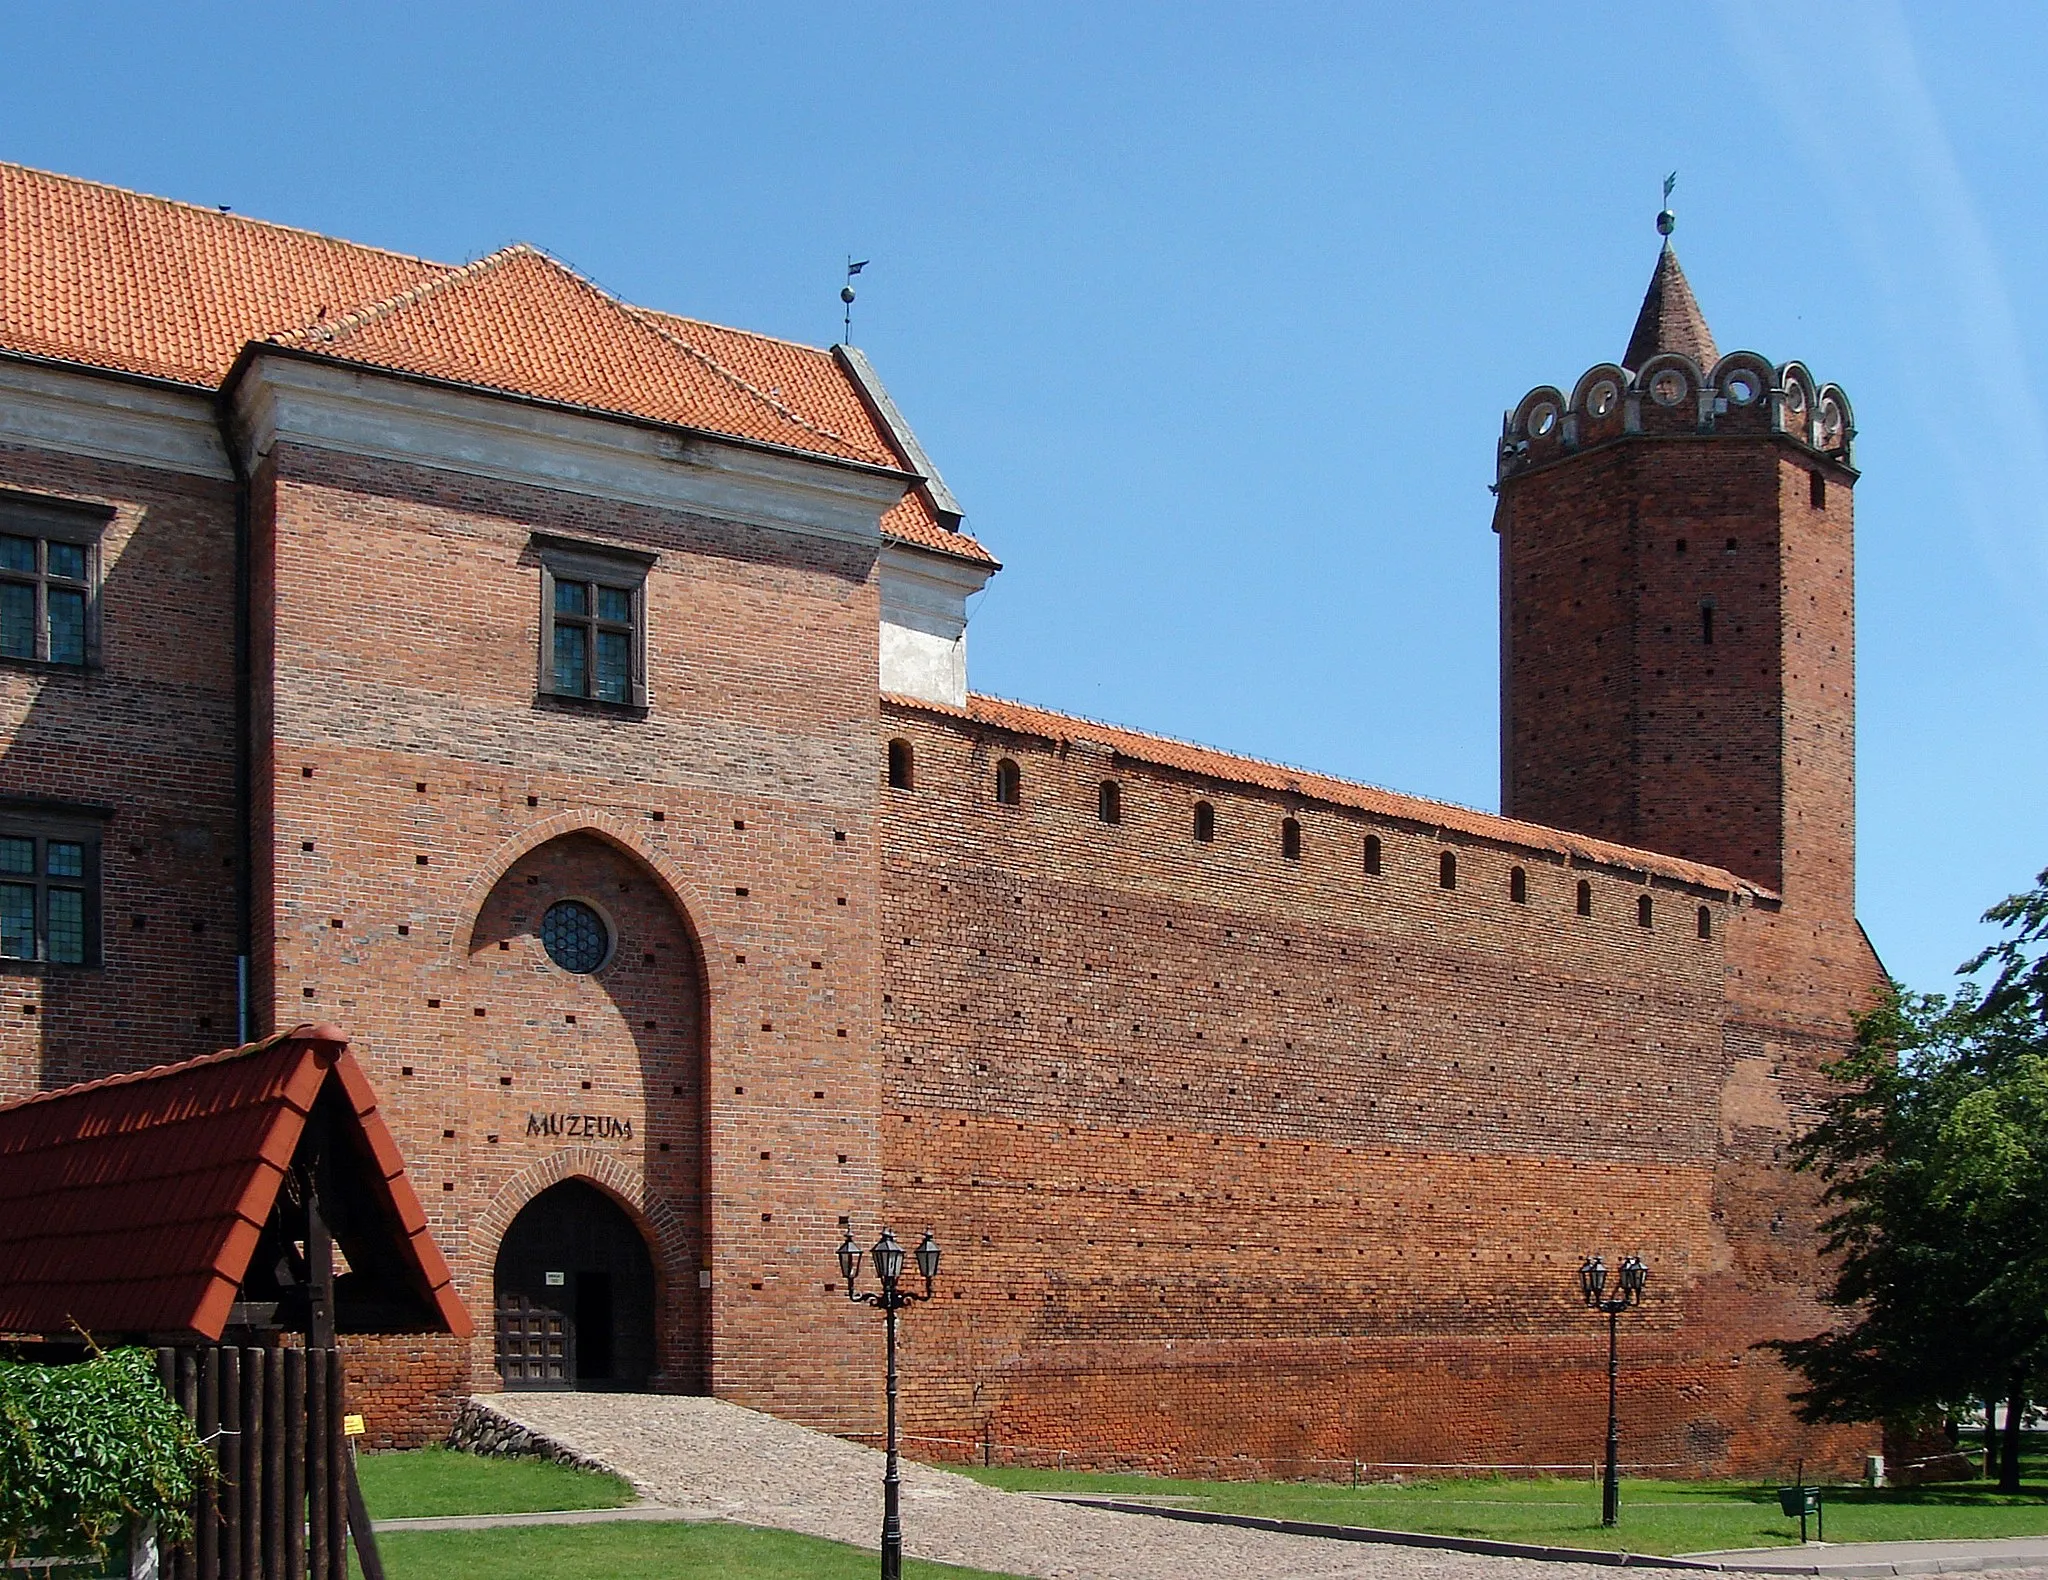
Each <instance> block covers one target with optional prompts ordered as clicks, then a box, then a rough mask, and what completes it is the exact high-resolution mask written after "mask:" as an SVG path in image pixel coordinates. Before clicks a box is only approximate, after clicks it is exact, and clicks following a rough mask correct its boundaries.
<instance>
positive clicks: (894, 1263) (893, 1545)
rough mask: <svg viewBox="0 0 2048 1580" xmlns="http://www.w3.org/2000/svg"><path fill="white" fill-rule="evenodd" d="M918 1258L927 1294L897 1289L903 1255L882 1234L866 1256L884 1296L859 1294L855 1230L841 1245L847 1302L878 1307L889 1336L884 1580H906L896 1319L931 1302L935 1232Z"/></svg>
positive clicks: (926, 1238)
mask: <svg viewBox="0 0 2048 1580" xmlns="http://www.w3.org/2000/svg"><path fill="white" fill-rule="evenodd" d="M914 1254H915V1255H916V1257H917V1270H918V1272H919V1274H920V1275H922V1277H923V1278H924V1293H923V1294H921V1295H920V1294H919V1293H918V1292H917V1291H916V1290H914V1289H903V1288H900V1287H899V1286H898V1280H899V1279H901V1278H902V1277H903V1256H904V1252H903V1247H902V1246H900V1245H898V1244H897V1243H896V1236H895V1235H894V1234H893V1233H891V1232H890V1231H889V1230H888V1229H884V1230H883V1231H882V1238H881V1239H879V1240H877V1241H876V1242H875V1243H874V1247H873V1249H872V1250H871V1251H869V1253H868V1255H869V1257H870V1258H871V1259H872V1260H873V1262H874V1264H875V1277H877V1278H879V1279H880V1280H881V1281H882V1287H881V1289H880V1291H879V1292H875V1293H870V1292H869V1291H866V1290H861V1291H858V1292H856V1291H855V1289H854V1287H853V1286H854V1283H855V1281H856V1280H857V1279H858V1278H859V1277H860V1247H859V1246H857V1245H855V1244H854V1243H853V1231H852V1230H851V1229H848V1230H847V1231H846V1238H845V1239H843V1240H841V1241H840V1242H839V1276H840V1277H841V1278H843V1279H845V1280H846V1298H847V1299H848V1300H851V1301H854V1302H855V1303H857V1304H859V1305H864V1306H874V1307H876V1308H877V1309H878V1310H879V1311H880V1312H881V1313H882V1318H883V1321H884V1323H885V1324H886V1326H887V1329H888V1334H889V1450H888V1456H889V1457H888V1468H887V1469H886V1470H885V1471H884V1472H883V1474H882V1580H902V1575H903V1519H902V1516H901V1514H900V1512H899V1510H898V1492H899V1489H900V1488H901V1487H902V1485H903V1478H902V1476H901V1475H899V1474H898V1472H897V1469H896V1313H897V1312H898V1311H900V1310H902V1309H903V1308H904V1307H905V1306H907V1305H909V1304H910V1303H911V1302H912V1301H913V1300H929V1299H931V1298H932V1280H933V1279H935V1278H937V1277H938V1276H939V1242H938V1241H937V1240H935V1239H933V1238H932V1232H931V1230H929V1229H927V1230H925V1232H924V1239H923V1240H921V1241H919V1242H918V1247H917V1250H916V1252H915V1253H914Z"/></svg>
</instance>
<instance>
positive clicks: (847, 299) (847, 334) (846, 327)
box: [839, 252, 868, 345]
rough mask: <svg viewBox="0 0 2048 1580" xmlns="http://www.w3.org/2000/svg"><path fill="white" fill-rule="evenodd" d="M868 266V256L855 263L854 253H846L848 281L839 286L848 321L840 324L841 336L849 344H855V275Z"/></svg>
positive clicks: (840, 298)
mask: <svg viewBox="0 0 2048 1580" xmlns="http://www.w3.org/2000/svg"><path fill="white" fill-rule="evenodd" d="M867 266H868V260H867V259H866V258H863V259H861V261H860V262H859V263H855V262H854V261H853V254H852V253H850V252H849V253H848V254H847V255H846V283H845V284H844V285H842V286H840V287H839V300H840V301H842V302H844V303H845V304H846V321H845V323H844V324H842V325H841V326H840V334H839V338H840V339H841V340H843V341H844V342H845V343H846V344H847V345H852V344H853V277H854V276H855V275H856V274H859V273H860V271H861V270H863V269H865V268H866V267H867Z"/></svg>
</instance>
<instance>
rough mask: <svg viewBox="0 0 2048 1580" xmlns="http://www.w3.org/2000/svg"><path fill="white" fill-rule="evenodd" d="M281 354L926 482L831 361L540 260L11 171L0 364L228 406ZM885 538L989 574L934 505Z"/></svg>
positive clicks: (978, 553) (1, 236)
mask: <svg viewBox="0 0 2048 1580" xmlns="http://www.w3.org/2000/svg"><path fill="white" fill-rule="evenodd" d="M266 341H268V342H277V343H279V344H286V345H292V346H295V347H298V348H300V349H302V350H305V351H310V352H314V353H316V354H319V355H322V356H326V357H332V358H335V359H336V360H340V361H347V362H354V363H358V364H365V365H369V366H375V367H381V368H389V369H392V370H394V371H398V372H404V373H414V374H423V375H427V376H431V377H434V378H440V379H446V380H449V381H451V382H455V383H459V384H467V385H474V386H477V387H479V388H484V389H493V390H500V391H504V392H506V393H510V394H516V395H521V396H526V397H530V398H534V399H540V400H547V401H554V402H559V403H562V404H565V405H570V406H578V407H583V408H586V409H589V410H593V411H601V412H611V413H617V414H619V415H623V416H629V417H638V418H644V419H650V420H652V421H656V422H665V423H674V424H677V425H679V426H683V427H689V428H696V429H701V430H703V431H706V432H711V433H720V434H727V435H730V436H732V437H734V438H739V439H748V440H754V441H757V442H761V443H766V444H775V445H780V446H784V447H787V448H789V449H794V450H799V451H805V452H808V453H810V454H814V455H822V456H828V457H831V458H834V459H837V460H845V461H855V462H861V463H864V464H867V465H873V466H885V467H890V468H896V469H907V463H906V460H905V458H904V456H903V455H902V454H901V453H899V451H898V449H897V448H896V446H895V445H893V444H892V443H891V441H890V438H889V436H888V434H887V433H886V432H885V431H884V430H883V429H882V428H881V427H880V425H878V424H877V422H876V421H875V420H874V418H873V417H872V415H871V414H870V413H869V412H868V410H867V409H866V407H865V406H864V404H863V403H862V401H861V398H860V395H859V392H858V391H857V390H856V389H855V388H854V386H853V384H852V382H851V381H850V380H849V378H848V377H847V375H846V373H845V371H844V370H843V369H842V368H841V367H840V366H839V364H838V362H837V361H836V360H835V359H834V358H833V356H832V354H831V353H830V352H829V351H824V350H820V349H818V348H816V347H813V346H800V345H797V344H794V343H793V342H790V341H786V340H777V339H774V338H772V337H770V336H766V335H753V334H746V333H743V332H741V331H739V330H733V329H722V328H719V327H718V326H716V325H712V324H704V323H699V322H697V321H695V320H693V319H687V318H679V317H676V316H675V315H673V314H668V313H658V312H654V311H651V310H649V309H646V308H639V307H633V306H630V305H628V304H626V303H624V302H620V301H618V300H617V299H616V298H614V297H612V296H610V295H608V294H607V293H605V292H604V291H601V290H599V289H598V288H597V287H596V286H595V285H593V284H591V282H590V281H588V280H586V279H584V278H582V277H581V276H580V275H578V274H576V273H575V272H574V271H572V270H570V269H568V268H566V267H564V266H563V265H562V264H560V263H557V262H555V261H554V260H553V259H551V258H549V257H547V256H546V255H545V254H543V253H541V252H539V251H537V250H536V249H534V248H532V247H528V246H524V245H520V246H514V247H508V248H506V249H504V250H503V251H501V252H496V253H493V254H491V255H490V256H489V257H487V258H484V259H481V260H479V261H478V262H476V263H473V264H468V265H466V266H463V267H460V268H457V267H454V266H451V265H448V264H443V263H434V262H431V261H429V260H427V259H424V258H413V257H407V256H405V255H404V254H401V253H393V252H384V251H381V250H379V249H377V248H374V247H364V246H359V245H357V244H356V243H353V242H345V241H337V240H335V239H333V238H331V237H327V236H320V235H315V234H314V233H312V232H310V231H303V230H295V229H292V228H291V227H289V226H285V225H273V224H269V223H267V222H265V221H262V220H255V219H249V218H246V217H244V216H242V215H239V214H223V213H220V212H218V211H216V210H213V209H204V208H196V207H193V206H192V205H190V204H185V203H175V202H171V201H169V200H167V199H164V198H155V197H148V196H144V195H143V194H141V193H136V192H127V191H123V190H121V189H120V188H117V187H108V186H101V185H98V184H97V183H94V182H89V181H80V180H77V179H75V178H72V177H69V176H59V175H51V174H48V173H46V172H43V171H39V170H31V169H28V168H26V167H24V166H21V165H10V164H0V351H14V352H20V353H24V354H27V355H30V356H37V357H48V358H52V359H55V360H58V361H64V362H75V363H81V364H84V365H86V366H90V367H100V368H110V369H114V370H116V371H119V372H124V373H137V374H144V375H147V376H149V377H153V378H160V379H168V380H171V381H173V382H176V383H180V384H189V385H194V386H197V387H200V388H208V389H211V388H217V387H219V385H220V384H221V383H222V381H223V380H225V379H226V378H227V377H228V374H229V372H230V370H231V369H232V368H233V366H234V364H235V360H236V358H237V357H238V356H239V355H240V354H241V352H242V350H243V348H244V347H245V346H247V345H249V344H250V343H251V342H266ZM913 492H914V493H921V492H922V490H913ZM884 530H885V531H886V532H889V533H890V534H891V535H892V536H900V537H902V538H904V539H905V540H906V541H909V542H914V543H918V544H921V545H922V546H924V547H927V548H933V549H938V550H940V551H941V552H944V553H948V554H954V555H958V556H960V557H962V558H966V559H970V560H975V561H982V562H987V561H989V556H988V554H987V551H986V550H985V549H983V548H982V546H981V545H980V544H979V543H977V542H975V540H974V539H973V538H971V537H969V536H967V535H966V534H965V533H958V532H948V531H946V530H945V529H944V527H942V526H940V525H938V523H937V518H936V516H935V515H934V514H933V512H932V510H931V507H930V502H929V501H928V500H927V501H925V502H924V504H923V505H922V506H921V507H919V506H912V507H910V508H908V509H905V508H904V507H902V506H899V507H897V509H896V510H895V511H892V512H891V513H890V517H889V519H888V520H886V521H885V523H884Z"/></svg>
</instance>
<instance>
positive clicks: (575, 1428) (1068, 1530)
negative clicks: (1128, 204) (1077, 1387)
mask: <svg viewBox="0 0 2048 1580" xmlns="http://www.w3.org/2000/svg"><path fill="white" fill-rule="evenodd" d="M480 1402H482V1403H484V1404H486V1405H488V1406H489V1407H490V1408H492V1409H495V1410H497V1411H499V1412H500V1413H501V1414H503V1415H505V1416H508V1417H510V1418H511V1419H513V1420H515V1421H517V1422H519V1423H520V1424H521V1425H522V1426H524V1427H526V1428H528V1429H529V1430H530V1431H534V1432H537V1433H540V1434H542V1435H544V1436H546V1437H548V1438H549V1439H551V1440H553V1441H554V1442H556V1443H560V1444H562V1445H564V1446H565V1447H568V1448H571V1449H573V1450H575V1451H576V1452H578V1453H581V1454H584V1455H587V1456H589V1457H590V1458H592V1459H594V1460H599V1461H602V1462H603V1463H605V1464H607V1465H610V1466H612V1467H613V1468H614V1469H615V1470H617V1471H618V1473H619V1474H621V1475H623V1476H625V1477H627V1478H628V1479H629V1480H631V1481H632V1482H633V1484H634V1486H635V1487H636V1488H638V1489H639V1491H640V1494H641V1496H642V1497H644V1498H648V1499H651V1500H653V1501H655V1502H657V1503H661V1504H666V1505H670V1506H672V1507H676V1508H688V1509H692V1510H700V1511H709V1512H710V1513H711V1514H713V1515H714V1516H716V1517H718V1518H722V1519H728V1520H734V1521H738V1522H740V1523H742V1524H747V1525H765V1526H771V1527H775V1528H779V1529H782V1530H790V1531H800V1532H803V1533H804V1534H806V1535H810V1536H823V1537H827V1538H830V1539H831V1540H834V1541H841V1542H851V1543H853V1544H855V1545H857V1546H861V1547H867V1548H872V1547H873V1546H874V1545H875V1541H876V1534H877V1532H878V1531H879V1530H880V1528H881V1523H882V1488H881V1481H882V1455H881V1453H880V1452H879V1451H878V1450H875V1449H871V1448H865V1447H862V1446H861V1445H859V1444H856V1443H849V1442H846V1441H844V1440H842V1439H840V1438H835V1437H827V1436H825V1435H824V1434H822V1433H819V1432H812V1431H808V1430H806V1429H805V1428H803V1427H800V1426H793V1425H791V1424H790V1423H789V1422H787V1421H779V1420H776V1419H775V1418H774V1417H772V1416H766V1415H761V1414H758V1413H756V1412H754V1411H751V1410H743V1409H740V1408H739V1407H738V1406H736V1405H730V1404H726V1403H724V1402H722V1401H720V1400H716V1399H701V1398H681V1397H674V1396H649V1395H637V1396H627V1395H620V1394H572V1393H562V1394H500V1395H494V1396H492V1397H491V1398H489V1399H487V1400H483V1401H480ZM903 1526H904V1545H905V1547H906V1548H907V1550H908V1551H909V1552H910V1553H912V1554H913V1555H915V1556H916V1557H919V1558H929V1559H934V1560H937V1561H940V1562H944V1563H955V1564H965V1565H969V1566H971V1567H974V1568H978V1569H991V1570H995V1571H997V1572H998V1573H1007V1574H1015V1575H1029V1576H1033V1577H1040V1580H1188V1577H1189V1576H1193V1575H1215V1576H1228V1577H1232V1580H1239V1577H1242V1580H1520V1577H1526V1576H1528V1575H1529V1574H1530V1573H1531V1571H1530V1569H1529V1567H1528V1564H1527V1561H1526V1560H1522V1559H1514V1558H1495V1557H1490V1556H1481V1555H1478V1554H1472V1553H1459V1552H1446V1551H1442V1550H1440V1549H1435V1548H1425V1547H1395V1546H1382V1545H1379V1544H1376V1543H1357V1542H1347V1541H1331V1540H1327V1539H1323V1538H1318V1537H1313V1536H1294V1535H1285V1534H1281V1533H1278V1532H1273V1531H1262V1530H1247V1529H1242V1528H1239V1527H1236V1526H1230V1525H1210V1524H1201V1525H1196V1524H1188V1523H1184V1522H1182V1521H1180V1520H1173V1519H1161V1518H1156V1517H1154V1518H1147V1517H1145V1516H1142V1515H1133V1514H1116V1513H1111V1512H1110V1511H1108V1510H1105V1509H1097V1508H1083V1507H1079V1506H1076V1505H1074V1504H1069V1503H1056V1502H1052V1501H1050V1500H1047V1499H1043V1498H1032V1497H1024V1496H1021V1495H1019V1494H1016V1493H1010V1492H999V1491H997V1490H996V1489H994V1488H992V1487H984V1486H982V1485H981V1484H979V1483H978V1482H974V1481H970V1480H969V1479H968V1478H967V1477H965V1476H956V1475H952V1474H950V1473H948V1472H946V1471H942V1470H934V1469H932V1468H931V1467H929V1466H926V1465H917V1464H911V1463H908V1462H906V1463H905V1465H904V1467H903ZM1636 1562H1637V1563H1641V1562H1642V1560H1637V1561H1636ZM1651 1562H1652V1564H1654V1560H1652V1561H1651ZM1642 1572H1643V1573H1645V1574H1647V1575H1652V1576H1669V1577H1672V1580H1677V1577H1678V1576H1679V1575H1681V1574H1684V1573H1685V1571H1681V1570H1675V1569H1663V1568H1658V1567H1649V1568H1645V1569H1644V1570H1643V1571H1642ZM1541 1574H1542V1577H1543V1580H1616V1576H1615V1574H1614V1569H1613V1567H1612V1564H1611V1562H1610V1563H1609V1564H1607V1565H1602V1566H1595V1565H1592V1564H1580V1563H1549V1564H1545V1565H1544V1567H1543V1570H1542V1571H1541ZM1691 1574H1692V1576H1693V1577H1694V1580H1697V1575H1698V1571H1697V1570H1693V1571H1691ZM2043 1580H2048V1577H2043Z"/></svg>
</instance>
